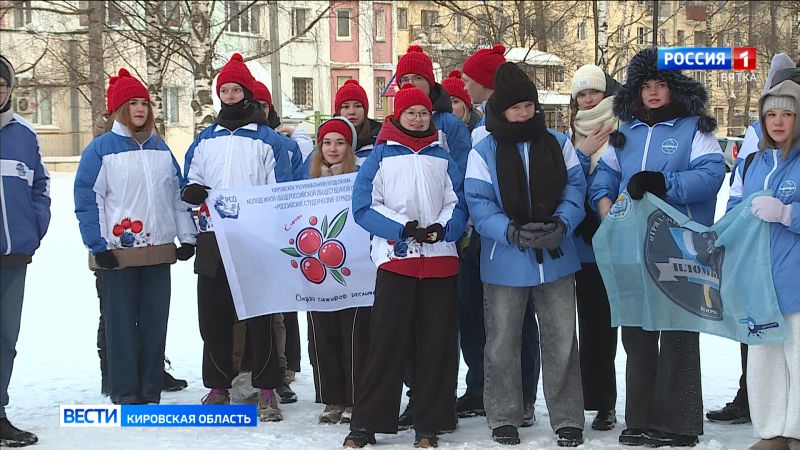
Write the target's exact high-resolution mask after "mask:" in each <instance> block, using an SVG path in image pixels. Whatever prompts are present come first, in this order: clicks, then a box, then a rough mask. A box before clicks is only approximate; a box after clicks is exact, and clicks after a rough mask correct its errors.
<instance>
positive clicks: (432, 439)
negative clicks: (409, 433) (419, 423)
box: [414, 431, 439, 448]
mask: <svg viewBox="0 0 800 450" xmlns="http://www.w3.org/2000/svg"><path fill="white" fill-rule="evenodd" d="M438 446H439V437H438V436H436V433H429V432H426V431H417V432H416V433H415V435H414V448H435V447H438Z"/></svg>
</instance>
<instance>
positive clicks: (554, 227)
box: [531, 218, 567, 250]
mask: <svg viewBox="0 0 800 450" xmlns="http://www.w3.org/2000/svg"><path fill="white" fill-rule="evenodd" d="M536 223H539V224H541V225H539V226H538V228H539V229H540V231H535V232H534V238H533V242H532V243H531V247H533V248H540V249H543V250H555V249H557V248H558V247H560V246H561V243H562V242H564V235H566V233H567V226H566V225H564V222H562V221H561V219H559V218H556V219H555V220H554V221H553V222H547V223H541V222H534V224H536Z"/></svg>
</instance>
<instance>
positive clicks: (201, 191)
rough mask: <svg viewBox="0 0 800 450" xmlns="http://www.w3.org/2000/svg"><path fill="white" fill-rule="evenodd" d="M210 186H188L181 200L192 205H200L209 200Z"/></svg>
mask: <svg viewBox="0 0 800 450" xmlns="http://www.w3.org/2000/svg"><path fill="white" fill-rule="evenodd" d="M208 189H211V188H210V187H208V186H204V185H202V184H196V183H192V184H187V185H186V187H184V188H183V192H181V199H182V200H183V201H185V202H186V203H189V204H191V205H199V204H201V203H203V202H204V201H205V200H206V198H208Z"/></svg>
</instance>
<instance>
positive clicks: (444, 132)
mask: <svg viewBox="0 0 800 450" xmlns="http://www.w3.org/2000/svg"><path fill="white" fill-rule="evenodd" d="M433 123H434V125H435V126H436V129H437V130H439V141H441V143H442V146H443V147H444V149H445V150H446V151H447V152H448V153H450V156H451V157H452V158H453V161H455V162H456V165H458V168H459V169H460V170H461V173H462V174H463V173H464V172H466V170H467V155H469V151H470V149H472V139H471V138H470V135H469V130H467V126H466V125H465V124H464V122H462V121H461V120H459V118H458V117H456V116H454V115H453V113H449V112H444V111H434V112H433Z"/></svg>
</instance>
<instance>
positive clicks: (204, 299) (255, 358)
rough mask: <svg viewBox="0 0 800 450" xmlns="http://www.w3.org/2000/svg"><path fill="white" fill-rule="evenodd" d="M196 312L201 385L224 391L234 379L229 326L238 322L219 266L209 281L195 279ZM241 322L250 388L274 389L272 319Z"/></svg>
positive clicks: (276, 378) (276, 374)
mask: <svg viewBox="0 0 800 450" xmlns="http://www.w3.org/2000/svg"><path fill="white" fill-rule="evenodd" d="M197 310H198V312H197V315H198V321H199V322H200V336H201V337H202V338H203V384H204V385H205V386H206V387H207V388H213V389H228V388H230V387H231V381H232V380H233V378H234V377H235V376H236V375H237V372H236V371H234V369H233V325H234V324H235V323H236V322H237V321H238V318H237V316H236V309H235V308H234V306H233V297H232V296H231V291H230V287H229V286H228V279H227V278H226V277H225V271H224V270H223V267H222V265H220V266H219V269H218V270H217V274H216V275H215V276H213V277H209V276H205V275H198V276H197ZM244 322H245V326H246V327H247V339H248V341H249V346H250V349H251V357H250V364H249V367H250V369H251V372H252V379H253V380H252V381H253V387H256V388H260V389H274V388H276V387H278V385H279V384H280V366H279V364H278V350H277V347H276V345H275V339H273V334H272V316H269V315H265V316H259V317H253V318H251V319H247V320H245V321H244Z"/></svg>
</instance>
